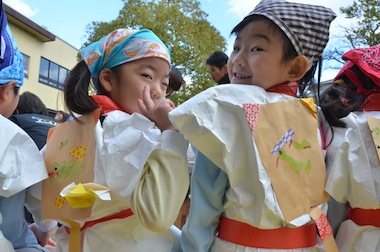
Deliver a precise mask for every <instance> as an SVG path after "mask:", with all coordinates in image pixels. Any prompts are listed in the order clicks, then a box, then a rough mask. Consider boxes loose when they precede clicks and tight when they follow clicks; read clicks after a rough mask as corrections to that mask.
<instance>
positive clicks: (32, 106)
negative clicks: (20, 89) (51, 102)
mask: <svg viewBox="0 0 380 252" xmlns="http://www.w3.org/2000/svg"><path fill="white" fill-rule="evenodd" d="M16 111H17V113H18V114H40V115H48V114H49V113H48V111H47V109H46V106H45V104H44V103H43V102H42V100H41V99H40V98H39V97H38V96H37V95H35V94H33V93H31V92H29V91H26V92H24V93H22V94H21V95H20V100H19V102H18V105H17V108H16Z"/></svg>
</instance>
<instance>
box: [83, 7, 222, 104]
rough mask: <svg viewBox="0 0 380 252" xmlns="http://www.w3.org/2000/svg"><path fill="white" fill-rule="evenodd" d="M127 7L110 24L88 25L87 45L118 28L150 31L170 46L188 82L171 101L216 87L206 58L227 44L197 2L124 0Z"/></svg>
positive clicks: (93, 23)
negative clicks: (209, 72) (210, 75)
mask: <svg viewBox="0 0 380 252" xmlns="http://www.w3.org/2000/svg"><path fill="white" fill-rule="evenodd" d="M123 2H124V7H123V8H122V9H121V10H120V12H119V15H118V17H117V18H116V19H115V20H112V21H110V22H96V21H94V22H92V23H91V24H89V25H88V26H87V31H86V33H87V42H86V43H85V44H84V45H83V46H86V45H88V44H90V43H91V42H93V41H96V40H99V39H101V38H102V37H103V36H105V35H107V34H108V33H109V32H111V31H112V30H115V29H118V28H133V29H150V30H152V31H153V32H154V33H155V34H156V35H157V36H158V37H159V38H160V39H161V40H162V41H163V42H164V43H165V45H167V46H168V48H169V50H170V52H171V56H172V62H173V64H175V65H176V66H177V68H179V69H180V70H181V72H182V74H183V75H184V76H186V79H187V81H188V82H189V80H190V81H191V83H188V84H187V85H185V86H182V87H181V89H180V90H179V91H177V92H176V93H175V94H173V95H171V96H170V98H171V99H172V100H173V101H174V102H175V103H176V104H180V103H182V102H184V101H185V100H187V99H188V98H190V97H192V96H194V95H195V94H197V93H199V92H200V91H202V90H205V89H206V88H208V87H210V86H212V85H214V83H213V81H212V80H211V79H210V77H209V74H208V70H207V66H206V59H207V57H208V56H209V55H210V54H211V53H212V52H214V51H216V50H219V51H224V50H225V48H226V41H225V39H224V38H223V37H222V36H221V34H220V32H219V31H218V30H217V29H216V28H215V27H214V26H212V25H211V24H210V23H209V22H208V21H207V16H208V14H207V13H205V12H204V11H202V10H201V8H200V2H199V1H198V0H153V1H151V0H150V1H149V0H123Z"/></svg>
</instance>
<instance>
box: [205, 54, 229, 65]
mask: <svg viewBox="0 0 380 252" xmlns="http://www.w3.org/2000/svg"><path fill="white" fill-rule="evenodd" d="M227 61H228V56H227V54H225V53H224V52H220V51H216V52H213V53H212V54H211V55H210V56H209V57H208V58H207V60H206V64H207V65H210V66H216V67H218V68H219V69H222V68H223V67H224V66H225V65H226V64H227Z"/></svg>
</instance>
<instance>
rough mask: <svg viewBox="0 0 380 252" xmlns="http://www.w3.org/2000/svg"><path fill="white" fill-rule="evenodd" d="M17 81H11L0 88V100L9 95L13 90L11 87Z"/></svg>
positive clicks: (5, 98)
mask: <svg viewBox="0 0 380 252" xmlns="http://www.w3.org/2000/svg"><path fill="white" fill-rule="evenodd" d="M16 84H17V81H11V82H9V83H8V84H7V85H4V86H3V87H1V88H0V100H1V101H2V102H3V101H6V100H7V98H8V97H9V95H10V92H14V91H13V88H14V87H15V86H16Z"/></svg>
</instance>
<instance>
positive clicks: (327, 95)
mask: <svg viewBox="0 0 380 252" xmlns="http://www.w3.org/2000/svg"><path fill="white" fill-rule="evenodd" d="M350 70H351V72H353V73H355V75H356V77H357V79H358V80H359V81H360V84H361V85H362V87H363V88H364V89H366V90H368V93H371V90H372V93H374V92H378V91H377V90H376V91H373V89H374V88H375V87H377V85H376V84H375V82H374V81H372V80H371V79H370V78H369V77H368V76H367V75H365V74H364V73H363V72H362V71H361V70H360V69H359V67H358V66H356V65H353V66H352V67H350ZM337 83H344V84H343V85H339V84H337ZM365 99H366V95H363V94H361V93H357V86H356V85H355V84H354V82H353V81H352V80H351V79H350V78H348V77H347V76H346V75H345V74H342V75H341V76H340V77H339V81H336V84H333V85H332V86H331V87H329V88H328V89H327V90H326V91H325V92H323V93H322V94H321V99H320V102H319V106H320V107H321V108H322V111H323V113H324V115H325V117H326V120H327V121H328V122H329V124H330V125H331V126H335V127H346V124H345V123H344V122H343V121H341V120H340V119H341V118H343V117H346V116H347V115H348V114H349V113H350V112H353V111H358V110H359V109H360V108H361V106H362V105H363V102H364V101H365Z"/></svg>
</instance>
